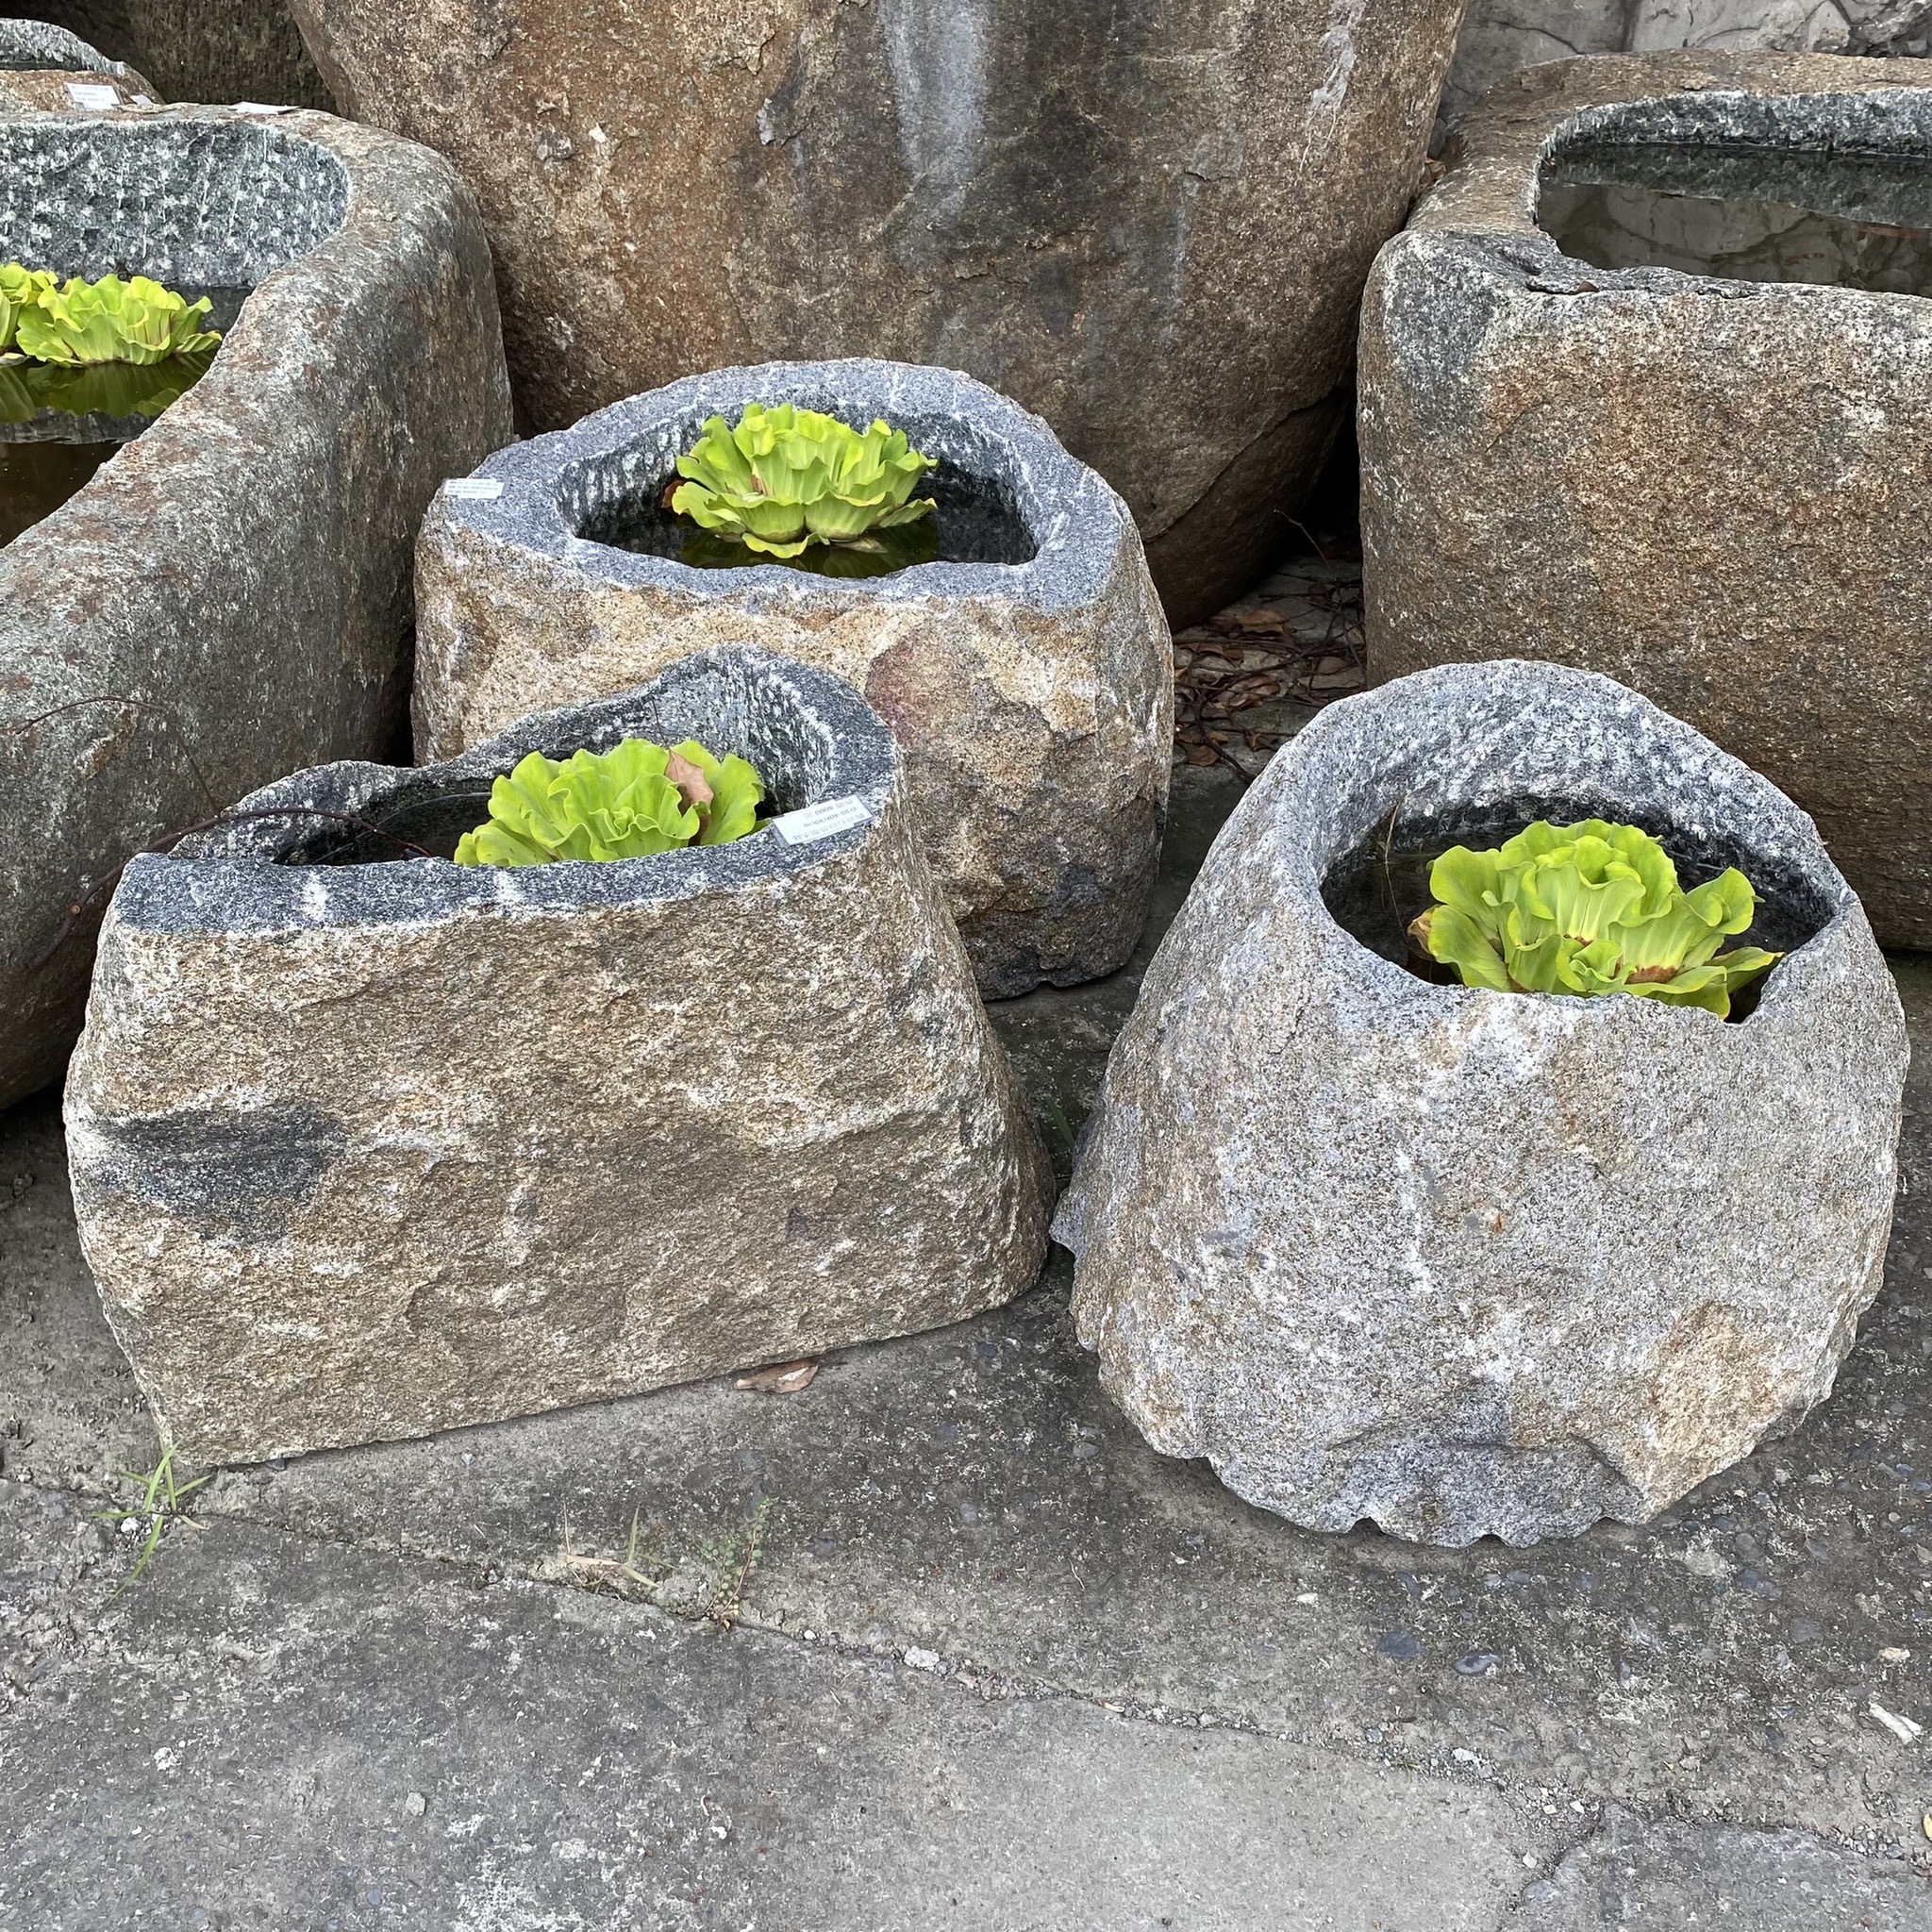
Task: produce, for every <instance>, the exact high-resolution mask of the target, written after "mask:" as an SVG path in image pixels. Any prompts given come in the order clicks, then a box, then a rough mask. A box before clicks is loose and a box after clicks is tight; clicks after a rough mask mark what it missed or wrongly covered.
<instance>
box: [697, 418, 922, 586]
mask: <svg viewBox="0 0 1932 1932" xmlns="http://www.w3.org/2000/svg"><path fill="white" fill-rule="evenodd" d="M937 468H938V464H937V462H936V461H935V460H934V459H933V458H931V457H927V456H922V455H921V454H920V453H919V451H917V450H915V449H912V448H909V447H908V444H907V441H906V435H905V432H904V431H903V430H896V429H893V428H892V427H891V425H888V424H886V423H884V422H875V423H874V424H873V425H872V426H871V427H870V428H869V429H867V430H865V431H863V432H862V433H861V432H860V431H858V430H856V429H853V428H851V427H849V426H848V425H845V424H843V423H841V422H840V421H839V420H838V419H837V418H836V417H832V416H825V415H821V414H820V413H819V412H818V411H817V410H815V409H800V408H793V407H792V405H791V404H790V403H787V404H784V405H782V406H780V407H779V408H774V409H768V408H765V407H764V406H763V405H762V404H760V403H747V404H746V405H745V408H744V414H743V415H742V416H741V418H740V420H739V423H738V426H737V427H736V428H735V429H733V428H728V427H727V426H726V425H725V423H724V418H723V417H722V416H712V417H709V418H708V419H707V421H706V423H705V425H704V429H703V432H702V433H701V434H700V436H699V438H698V440H697V442H696V443H695V444H694V445H693V446H692V448H691V451H690V453H689V454H688V455H686V456H682V457H679V458H678V459H677V474H678V475H680V476H681V477H683V478H684V479H685V480H684V482H682V483H681V484H679V485H678V487H677V489H676V490H675V491H673V493H672V497H671V508H672V509H673V510H674V511H675V513H676V514H677V515H679V516H686V517H690V518H691V520H692V522H694V523H696V524H697V525H699V526H700V527H701V528H703V529H706V530H710V531H715V532H716V533H717V534H719V535H720V536H723V537H725V538H727V539H729V540H731V541H737V542H741V543H743V544H745V545H746V546H747V547H748V548H750V549H752V550H755V551H758V552H759V553H761V554H762V555H765V556H769V557H780V558H791V557H796V556H798V555H800V554H801V553H802V552H803V551H804V550H806V549H807V548H808V546H809V545H811V544H814V543H854V542H858V541H860V540H861V539H863V538H864V537H865V536H866V535H867V533H868V532H870V531H873V530H875V529H883V528H886V527H889V526H891V525H897V524H905V523H910V522H912V521H913V520H915V519H916V518H919V517H923V516H926V515H929V514H930V513H931V511H932V509H933V508H934V504H933V500H932V499H931V498H930V497H926V498H923V499H920V500H918V501H910V500H908V499H910V497H911V493H912V490H913V486H914V485H915V484H916V483H917V482H918V480H919V478H920V477H921V476H922V475H924V474H925V472H926V471H928V470H932V469H937Z"/></svg>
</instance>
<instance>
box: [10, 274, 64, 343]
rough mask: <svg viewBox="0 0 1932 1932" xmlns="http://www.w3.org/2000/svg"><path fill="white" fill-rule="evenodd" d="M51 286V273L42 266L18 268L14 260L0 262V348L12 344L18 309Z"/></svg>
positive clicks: (21, 308) (40, 295)
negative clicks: (40, 267)
mask: <svg viewBox="0 0 1932 1932" xmlns="http://www.w3.org/2000/svg"><path fill="white" fill-rule="evenodd" d="M53 287H54V277H53V276H52V275H49V274H48V273H47V272H46V270H45V269H39V268H22V267H21V265H20V264H19V262H17V261H9V262H4V263H0V350H7V349H10V348H12V347H13V338H14V332H15V330H16V329H17V327H18V326H19V323H20V317H21V311H22V310H23V309H25V308H31V307H32V306H33V305H34V304H35V303H36V302H38V301H39V300H40V299H41V297H42V295H43V294H46V293H48V292H49V291H51V290H52V289H53Z"/></svg>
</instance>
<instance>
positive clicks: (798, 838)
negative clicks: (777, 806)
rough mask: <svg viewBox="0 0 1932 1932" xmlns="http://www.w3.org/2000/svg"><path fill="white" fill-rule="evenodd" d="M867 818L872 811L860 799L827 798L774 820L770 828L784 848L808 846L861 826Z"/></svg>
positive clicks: (870, 815)
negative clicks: (783, 842) (784, 843)
mask: <svg viewBox="0 0 1932 1932" xmlns="http://www.w3.org/2000/svg"><path fill="white" fill-rule="evenodd" d="M871 817H872V808H871V807H869V806H868V805H867V804H866V802H865V800H864V799H862V798H827V799H824V800H823V801H822V802H821V803H819V804H817V805H808V806H806V807H805V808H804V809H803V810H800V811H788V812H787V813H785V814H784V816H783V817H782V818H775V819H774V820H773V821H772V829H773V830H774V832H776V833H777V835H778V836H779V838H781V839H782V840H784V841H785V842H786V844H788V845H809V844H811V843H812V841H814V840H817V839H829V838H830V837H831V836H832V834H833V833H834V832H843V831H848V830H850V828H851V827H852V826H854V825H862V824H865V822H866V820H867V819H869V818H871Z"/></svg>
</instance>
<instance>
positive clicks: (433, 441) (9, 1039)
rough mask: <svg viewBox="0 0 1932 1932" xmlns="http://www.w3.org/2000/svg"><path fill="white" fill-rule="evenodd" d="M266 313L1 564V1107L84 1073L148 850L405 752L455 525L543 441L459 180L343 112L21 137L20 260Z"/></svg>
mask: <svg viewBox="0 0 1932 1932" xmlns="http://www.w3.org/2000/svg"><path fill="white" fill-rule="evenodd" d="M12 259H24V260H25V261H26V262H28V263H29V264H30V265H33V266H36V267H45V268H49V269H52V270H54V271H55V272H57V273H58V274H60V275H72V274H81V273H84V274H87V275H100V274H102V273H104V272H106V271H108V270H109V269H119V270H121V271H122V272H124V273H125V272H127V271H130V270H135V271H142V272H145V273H148V274H151V275H157V276H158V277H160V278H161V279H163V280H165V281H169V282H172V283H176V284H189V285H192V286H195V287H207V288H214V289H219V290H224V291H229V294H230V299H231V300H232V299H233V298H234V297H235V296H236V295H239V294H241V293H242V292H243V291H246V299H245V301H243V302H242V307H241V310H240V317H239V320H238V321H236V322H235V324H234V325H233V326H232V328H231V329H230V331H229V333H228V335H227V338H226V340H225V341H224V343H223V345H222V347H221V350H220V352H219V353H218V354H217V355H216V357H215V358H214V364H213V366H212V368H211V369H210V370H209V371H208V374H207V375H205V376H204V377H203V378H202V379H201V381H200V382H199V383H197V384H196V385H195V386H194V387H193V388H192V390H190V391H188V393H187V394H186V395H185V396H183V397H182V398H181V400H180V401H178V402H177V403H175V405H174V406H173V407H172V408H169V409H168V410H167V412H166V413H165V414H164V415H163V416H161V417H160V419H159V420H158V422H157V423H156V424H155V425H154V426H153V427H152V428H150V429H148V430H147V431H146V433H145V434H143V435H142V437H141V438H140V440H139V441H135V442H132V443H129V444H128V445H127V446H126V447H125V449H123V450H122V451H121V452H120V453H119V454H118V455H116V456H115V457H114V458H112V459H111V460H110V461H109V462H108V464H107V465H106V467H105V468H103V469H102V470H101V471H100V472H99V473H98V474H97V475H95V476H94V478H93V479H92V481H91V482H90V483H88V484H87V485H86V487H85V488H84V489H82V490H81V491H79V493H78V494H77V495H75V497H73V498H72V500H71V501H69V502H68V503H67V504H66V505H65V506H64V507H63V508H59V509H58V510H56V511H55V512H54V514H53V515H51V516H50V517H48V518H47V519H46V520H45V521H44V522H42V523H41V524H39V525H37V526H36V527H34V528H32V529H29V530H28V531H26V533H25V535H23V536H21V537H18V538H17V539H15V541H13V542H11V543H9V544H8V546H7V547H6V549H5V550H4V551H0V796H4V798H5V799H6V801H7V806H8V813H7V817H8V825H9V826H10V828H11V829H10V832H9V835H8V839H7V840H6V841H4V844H0V1105H5V1104H6V1103H7V1102H8V1101H11V1100H13V1099H15V1098H17V1097H18V1096H19V1095H21V1094H23V1093H26V1092H30V1091H32V1090H33V1089H34V1088H36V1087H38V1086H40V1085H41V1084H42V1083H43V1082H45V1081H47V1080H50V1079H53V1078H54V1077H56V1076H57V1075H58V1073H59V1071H60V1067H61V1063H62V1062H63V1060H64V1059H65V1058H66V1056H67V1050H68V1048H69V1046H70V1045H71V1044H72V1042H73V1039H74V1036H75V1033H76V1032H77V1031H78V1030H79V1025H80V1010H81V1005H82V1001H83V998H84V996H85V992H86V988H87V977H88V970H89V965H90V961H91V958H92V938H93V933H94V930H95V927H96V926H97V924H98V923H99V919H100V913H101V908H102V907H103V905H104V904H105V901H106V896H107V893H108V891H109V890H111V887H112V884H113V880H114V875H115V873H116V870H117V869H118V868H119V867H120V866H121V864H122V863H123V862H124V861H125V859H126V858H128V857H129V855H130V854H132V853H134V852H135V851H137V850H139V849H140V848H141V847H142V846H144V845H148V844H150V843H152V842H154V841H157V840H159V839H162V838H164V837H166V836H168V835H171V834H173V833H175V832H178V831H180V830H182V829H184V828H185V827H187V826H189V825H191V824H194V823H195V822H196V821H198V820H201V819H204V818H206V817H207V816H208V814H209V813H210V812H211V811H215V810H218V809H220V808H222V807H224V806H225V805H227V804H229V803H231V802H232V801H233V800H234V799H236V798H239V797H240V796H241V795H242V793H243V792H244V791H251V790H253V789H254V788H255V787H257V786H258V785H262V784H264V783H266V782H267V781H268V780H269V779H271V778H275V777H278V776H280V775H281V774H283V773H285V772H289V771H291V770H294V769H296V768H298V767H300V766H303V765H307V764H312V763H314V762H315V761H316V760H318V759H321V758H336V757H341V756H344V755H347V754H350V753H362V754H369V753H374V752H376V751H378V750H380V749H382V748H383V747H385V746H386V745H387V744H388V743H389V742H390V741H391V738H392V736H393V734H394V732H395V730H396V728H397V726H398V725H399V724H400V723H401V720H402V716H403V712H404V709H405V707H406V704H407V701H408V640H409V631H410V623H411V612H412V598H411V560H412V558H413V554H414V547H415V537H416V527H417V525H418V523H419V522H420V520H421V518H422V514H423V509H424V506H425V504H427V502H428V501H429V498H430V495H431V493H432V492H433V491H435V490H436V488H437V487H438V485H439V483H440V482H441V480H442V479H443V478H444V477H446V476H448V475H452V474H456V473H460V472H463V471H466V470H468V469H470V468H471V467H473V466H474V465H475V462H476V461H477V460H478V459H479V458H481V457H482V456H483V455H484V454H485V453H486V452H488V451H490V450H491V449H494V448H496V447H497V446H498V445H499V444H501V443H503V442H505V441H508V438H509V436H510V434H511V428H510V420H509V396H508V383H507V380H506V377H505V375H504V368H503V352H502V346H501V340H500V337H499V335H498V329H497V319H496V304H495V296H494V293H493V291H492V288H491V274H490V258H489V250H488V245H487V243H486V242H485V240H484V237H483V232H482V229H481V226H480V225H479V224H478V222H477V219H476V214H475V204H474V203H473V202H472V200H471V198H470V195H469V192H468V191H467V190H466V189H464V187H463V186H462V184H461V183H460V182H459V181H458V180H457V178H456V176H455V175H453V174H452V173H451V171H450V169H449V168H448V166H447V164H446V163H444V162H443V161H441V160H440V159H439V158H437V157H436V156H434V155H432V154H429V153H427V152H426V151H425V150H424V149H422V148H419V147H415V146H412V145H411V144H410V143H409V142H402V141H397V140H395V139H394V138H393V137H392V136H389V135H385V134H378V133H376V132H375V131H374V130H372V129H369V128H363V127H356V126H352V125H349V124H348V123H346V122H342V121H336V120H332V119H330V118H329V117H328V116H326V115H321V114H308V113H302V114H290V115H283V116H277V117H274V118H269V119H262V118H256V117H249V116H243V115H238V114H235V113H231V112H228V111H226V110H215V109H196V110H172V109H171V110H162V111H157V112H147V111H139V112H133V113H129V112H125V111H115V112H113V113H110V114H107V115H103V116H98V117H94V116H89V117H67V118H61V119H49V118H40V119H21V120H16V121H12V122H4V123H0V261H5V260H12Z"/></svg>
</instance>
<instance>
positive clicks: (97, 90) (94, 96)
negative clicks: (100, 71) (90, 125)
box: [67, 80, 121, 110]
mask: <svg viewBox="0 0 1932 1932" xmlns="http://www.w3.org/2000/svg"><path fill="white" fill-rule="evenodd" d="M67 98H68V99H69V100H70V101H72V102H73V103H74V105H75V107H76V108H90V109H93V110H98V109H100V108H118V107H119V106H120V105H121V90H120V89H119V88H118V87H106V86H103V85H102V84H101V83H100V82H98V81H91V80H70V81H69V82H68V83H67Z"/></svg>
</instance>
